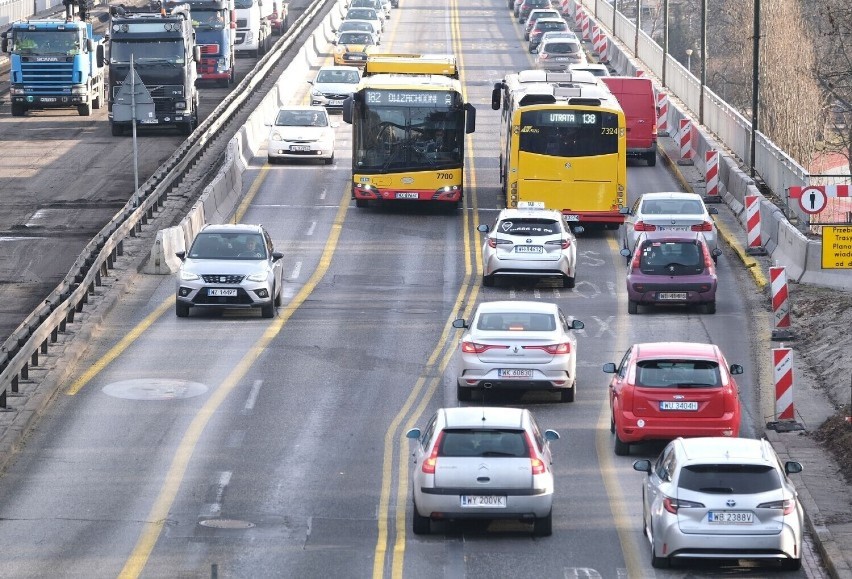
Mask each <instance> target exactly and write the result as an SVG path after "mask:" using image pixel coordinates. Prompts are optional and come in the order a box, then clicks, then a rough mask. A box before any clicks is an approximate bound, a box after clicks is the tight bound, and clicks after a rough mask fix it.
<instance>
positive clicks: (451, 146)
mask: <svg viewBox="0 0 852 579" xmlns="http://www.w3.org/2000/svg"><path fill="white" fill-rule="evenodd" d="M343 121H344V122H346V123H350V124H352V198H353V199H355V205H356V207H367V205H368V203H369V202H370V201H382V202H393V201H399V200H405V201H432V202H438V203H443V204H446V206H447V207H449V208H456V207H458V206H459V205H460V204H461V201H462V199H463V196H464V187H463V182H462V181H463V177H464V142H465V138H464V136H465V134H467V133H472V132H473V131H474V129H475V125H476V109H474V107H473V106H471V105H470V104H468V103H465V102H464V98H463V95H462V89H461V83H460V81H459V74H458V67H457V66H456V59H455V56H452V55H428V54H424V55H417V54H375V55H369V56H368V57H367V63H366V65H365V68H364V76H363V78H362V79H361V83H360V84H359V85H358V88H357V90H356V91H355V93H354V94H353V95H352V96H350V97H349V98H347V99H346V100H345V101H344V103H343Z"/></svg>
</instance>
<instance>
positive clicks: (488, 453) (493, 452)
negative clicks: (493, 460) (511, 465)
mask: <svg viewBox="0 0 852 579" xmlns="http://www.w3.org/2000/svg"><path fill="white" fill-rule="evenodd" d="M480 456H512V457H516V458H521V457H518V455H516V454H515V453H514V452H501V451H499V450H487V451H485V452H483V453H482V454H481V455H480Z"/></svg>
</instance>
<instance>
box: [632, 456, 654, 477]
mask: <svg viewBox="0 0 852 579" xmlns="http://www.w3.org/2000/svg"><path fill="white" fill-rule="evenodd" d="M633 470H638V471H639V472H646V473H648V474H651V461H650V460H648V459H647V458H643V459H642V460H637V461H635V462H634V463H633Z"/></svg>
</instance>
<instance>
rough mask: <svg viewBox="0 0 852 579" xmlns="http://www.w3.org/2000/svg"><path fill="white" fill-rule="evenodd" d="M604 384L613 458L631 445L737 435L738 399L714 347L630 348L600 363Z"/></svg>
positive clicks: (736, 369) (736, 370)
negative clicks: (618, 357) (614, 360)
mask: <svg viewBox="0 0 852 579" xmlns="http://www.w3.org/2000/svg"><path fill="white" fill-rule="evenodd" d="M603 371H604V372H606V373H607V374H614V376H613V378H612V381H611V382H610V383H609V402H610V409H611V412H612V414H611V419H610V431H611V432H613V433H615V454H617V455H619V456H625V455H627V454H630V444H631V443H635V442H642V441H645V440H672V439H675V438H677V437H679V436H683V437H688V436H731V437H735V436H739V434H740V400H739V388H738V387H737V383H736V381H735V380H734V377H733V376H734V375H735V374H742V373H743V367H742V366H740V365H739V364H731V365H730V366H729V365H728V362H727V361H726V360H725V357H724V356H723V355H722V352H721V351H720V350H719V348H718V346H716V345H714V344H698V343H691V342H651V343H645V344H634V345H633V346H631V347H630V348H629V349H628V350H627V353H625V354H624V357H623V358H622V359H621V362H620V363H619V364H614V363H612V362H610V363H607V364H604V366H603Z"/></svg>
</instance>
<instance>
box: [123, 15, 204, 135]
mask: <svg viewBox="0 0 852 579" xmlns="http://www.w3.org/2000/svg"><path fill="white" fill-rule="evenodd" d="M200 61H201V49H200V48H199V47H198V46H196V44H195V31H194V30H193V28H192V21H191V16H190V9H189V6H186V5H184V4H181V5H179V6H175V7H174V8H172V9H170V10H167V9H165V8H163V9H162V10H161V11H160V12H150V11H147V10H146V11H134V10H132V9H129V8H125V7H122V6H112V7H111V8H110V36H109V119H110V125H111V127H112V134H113V135H115V136H119V135H122V134H124V131H125V129H129V128H131V123H133V122H135V123H136V124H137V125H138V126H144V127H157V126H176V127H178V128H179V129H181V131H182V132H183V133H184V134H187V135H188V134H190V133H191V132H192V131H193V130H194V129H195V127H196V126H197V125H198V89H197V88H196V87H195V80H196V78H197V76H198V73H197V71H196V63H197V62H200ZM131 62H132V64H133V68H134V70H135V71H136V74H137V75H138V76H139V79H140V80H141V82H142V84H143V85H145V88H146V89H147V91H148V92H149V93H150V95H151V98H152V99H153V102H154V111H153V113H152V114H150V115H146V116H144V118H136V119H131V120H123V119H122V120H117V119H116V118H115V115H114V114H113V105H114V104H115V102H116V97H118V96H119V91H120V90H121V88H122V85H123V84H124V83H125V82H130V76H129V74H130V68H131Z"/></svg>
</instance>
